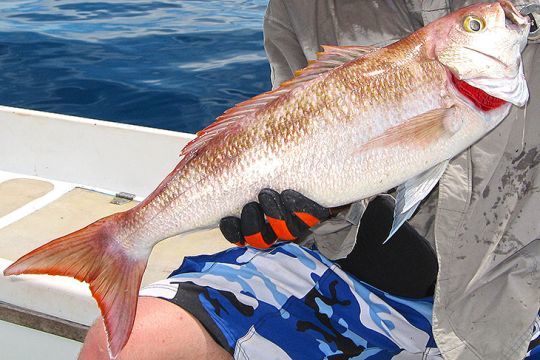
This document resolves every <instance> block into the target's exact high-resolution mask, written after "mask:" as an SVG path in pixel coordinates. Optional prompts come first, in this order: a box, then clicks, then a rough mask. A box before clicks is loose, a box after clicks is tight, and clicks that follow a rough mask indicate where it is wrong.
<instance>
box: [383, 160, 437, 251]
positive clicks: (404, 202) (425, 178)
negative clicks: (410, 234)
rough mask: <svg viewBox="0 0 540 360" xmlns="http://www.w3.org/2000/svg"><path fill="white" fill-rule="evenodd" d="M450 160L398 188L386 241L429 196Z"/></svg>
mask: <svg viewBox="0 0 540 360" xmlns="http://www.w3.org/2000/svg"><path fill="white" fill-rule="evenodd" d="M447 166H448V160H445V161H443V162H441V163H439V164H438V165H435V166H434V167H432V168H431V169H429V170H427V171H425V172H423V173H422V174H420V175H418V176H416V177H413V178H412V179H409V180H407V181H406V182H405V183H403V184H401V185H400V186H399V187H398V189H397V194H396V206H395V208H394V221H393V223H392V228H391V229H390V233H389V234H388V237H387V238H386V240H385V241H384V242H387V241H388V240H389V239H390V238H391V237H392V236H393V235H394V234H395V233H396V231H397V230H398V229H399V228H400V227H401V225H403V223H404V222H405V221H407V220H408V219H410V217H411V216H412V215H413V213H414V212H415V211H416V209H417V208H418V205H419V204H420V202H421V201H422V200H423V199H424V198H425V197H426V196H428V194H429V193H430V191H431V190H432V189H433V188H434V187H435V185H436V184H437V182H439V179H440V178H441V176H442V175H443V173H444V171H445V170H446V167H447Z"/></svg>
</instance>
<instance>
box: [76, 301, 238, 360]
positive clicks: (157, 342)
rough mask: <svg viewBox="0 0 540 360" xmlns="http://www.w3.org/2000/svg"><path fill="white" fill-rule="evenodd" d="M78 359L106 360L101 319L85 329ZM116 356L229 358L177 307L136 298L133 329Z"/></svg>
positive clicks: (163, 302)
mask: <svg viewBox="0 0 540 360" xmlns="http://www.w3.org/2000/svg"><path fill="white" fill-rule="evenodd" d="M79 359H81V360H87V359H91V360H99V359H109V355H108V352H107V340H106V337H105V329H104V326H103V320H102V319H101V318H100V319H99V320H98V321H97V322H96V323H95V324H94V325H93V326H92V327H91V328H90V331H89V332H88V335H87V336H86V339H85V342H84V345H83V347H82V350H81V353H80V355H79ZM118 359H130V360H131V359H137V360H138V359H140V360H145V359H160V360H167V359H175V360H176V359H212V360H221V359H231V355H230V354H229V353H228V352H226V351H225V350H224V349H223V348H222V347H221V346H219V345H218V344H217V343H216V342H215V341H214V340H213V339H212V337H211V336H210V335H209V334H208V332H207V331H206V329H205V328H204V327H203V326H202V325H201V324H200V322H199V321H197V319H195V318H194V317H193V316H192V315H191V314H190V313H188V312H187V311H185V310H184V309H182V308H181V307H179V306H177V305H175V304H172V303H170V302H168V301H164V300H162V299H159V298H150V297H140V298H139V303H138V305H137V315H136V317H135V324H134V326H133V331H132V333H131V336H130V338H129V340H128V343H127V344H126V346H125V347H124V349H123V350H122V352H121V353H120V355H119V356H118Z"/></svg>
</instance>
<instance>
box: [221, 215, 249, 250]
mask: <svg viewBox="0 0 540 360" xmlns="http://www.w3.org/2000/svg"><path fill="white" fill-rule="evenodd" d="M219 230H221V233H222V234H223V236H224V237H225V239H227V240H228V241H229V242H230V243H232V244H235V245H236V246H244V245H245V241H244V237H243V236H242V231H241V230H240V219H239V218H237V217H234V216H227V217H224V218H223V219H221V220H220V221H219Z"/></svg>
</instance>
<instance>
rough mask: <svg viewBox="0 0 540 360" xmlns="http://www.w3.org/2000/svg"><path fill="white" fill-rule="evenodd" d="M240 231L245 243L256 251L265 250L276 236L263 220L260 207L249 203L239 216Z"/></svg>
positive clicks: (274, 240) (254, 203)
mask: <svg viewBox="0 0 540 360" xmlns="http://www.w3.org/2000/svg"><path fill="white" fill-rule="evenodd" d="M240 229H241V231H242V235H243V237H244V240H245V242H246V243H247V244H248V245H251V246H253V247H256V248H258V249H267V248H269V247H270V246H272V244H273V243H275V242H276V239H277V237H276V234H274V232H273V231H272V228H271V227H270V225H268V224H267V223H266V221H265V220H264V213H263V210H262V208H261V206H260V205H259V204H258V203H256V202H250V203H248V204H246V205H245V206H244V208H243V209H242V215H241V216H240Z"/></svg>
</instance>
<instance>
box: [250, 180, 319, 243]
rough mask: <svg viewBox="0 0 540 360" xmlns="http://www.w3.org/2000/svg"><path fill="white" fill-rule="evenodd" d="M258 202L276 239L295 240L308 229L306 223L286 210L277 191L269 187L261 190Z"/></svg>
mask: <svg viewBox="0 0 540 360" xmlns="http://www.w3.org/2000/svg"><path fill="white" fill-rule="evenodd" d="M259 202H260V204H261V206H262V209H263V211H264V214H265V215H266V219H267V220H268V223H269V224H270V226H271V227H272V229H273V230H274V232H275V234H276V235H277V237H278V239H280V240H289V241H290V240H296V239H297V238H298V237H300V236H302V235H303V234H305V233H306V231H307V230H308V226H307V225H306V224H304V223H303V222H302V221H300V220H299V219H298V218H297V217H296V216H294V215H293V214H292V213H291V212H290V211H289V210H287V208H286V207H285V205H284V204H283V202H282V200H281V196H280V195H279V193H278V192H276V191H274V190H271V189H263V190H261V192H260V193H259Z"/></svg>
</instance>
